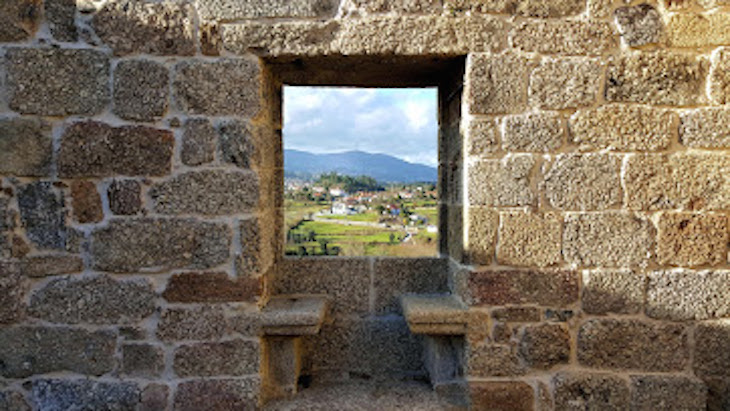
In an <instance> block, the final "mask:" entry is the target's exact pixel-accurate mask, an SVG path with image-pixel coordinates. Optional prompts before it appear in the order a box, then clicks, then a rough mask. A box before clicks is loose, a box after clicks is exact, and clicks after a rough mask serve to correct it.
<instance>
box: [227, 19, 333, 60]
mask: <svg viewBox="0 0 730 411" xmlns="http://www.w3.org/2000/svg"><path fill="white" fill-rule="evenodd" d="M341 29H342V27H341V26H340V23H339V22H336V21H328V22H320V21H313V22H309V21H306V22H305V21H291V22H276V23H270V22H255V21H252V22H246V23H243V24H223V25H221V38H222V42H223V48H224V49H225V50H227V51H229V52H233V53H235V54H238V55H246V54H248V53H250V52H252V51H255V52H256V53H257V54H264V55H274V56H276V55H292V54H296V55H307V54H316V55H324V54H330V53H332V52H334V50H335V49H336V47H335V38H336V37H337V36H339V35H340V34H339V32H340V30H341Z"/></svg>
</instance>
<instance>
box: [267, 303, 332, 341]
mask: <svg viewBox="0 0 730 411" xmlns="http://www.w3.org/2000/svg"><path fill="white" fill-rule="evenodd" d="M326 314H327V296H324V295H281V296H276V297H273V298H271V300H269V303H268V304H267V305H266V307H264V309H263V311H262V326H263V331H264V334H265V335H297V336H298V335H314V334H317V333H319V330H320V328H321V327H322V323H323V322H324V319H325V316H326Z"/></svg>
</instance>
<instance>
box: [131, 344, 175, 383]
mask: <svg viewBox="0 0 730 411" xmlns="http://www.w3.org/2000/svg"><path fill="white" fill-rule="evenodd" d="M121 350H122V361H121V373H122V374H123V375H126V376H130V377H141V378H148V379H153V378H160V377H161V376H162V373H163V372H164V371H165V358H164V356H165V352H164V351H163V350H162V348H161V347H159V346H156V345H152V344H139V343H135V344H123V345H122V347H121Z"/></svg>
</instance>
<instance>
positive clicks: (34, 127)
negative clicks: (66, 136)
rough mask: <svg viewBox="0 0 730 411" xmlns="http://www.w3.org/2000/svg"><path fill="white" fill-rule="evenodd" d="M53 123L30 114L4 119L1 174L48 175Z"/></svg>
mask: <svg viewBox="0 0 730 411" xmlns="http://www.w3.org/2000/svg"><path fill="white" fill-rule="evenodd" d="M52 146H53V143H52V141H51V126H50V124H48V123H46V122H45V121H42V120H38V119H26V118H6V119H0V174H5V175H14V176H19V177H44V176H48V175H49V174H50V172H51V155H52V150H53V147H52Z"/></svg>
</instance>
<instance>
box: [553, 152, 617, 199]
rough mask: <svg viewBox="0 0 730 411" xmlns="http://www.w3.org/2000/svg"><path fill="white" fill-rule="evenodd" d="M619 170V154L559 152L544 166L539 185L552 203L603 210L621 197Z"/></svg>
mask: <svg viewBox="0 0 730 411" xmlns="http://www.w3.org/2000/svg"><path fill="white" fill-rule="evenodd" d="M620 174H621V157H619V156H617V155H613V154H597V153H596V154H560V155H558V156H557V157H556V158H555V160H554V161H553V163H552V164H551V165H550V167H549V168H546V171H545V173H544V175H545V177H544V181H543V183H542V185H541V187H542V188H543V189H544V190H545V196H546V197H547V199H548V201H550V204H551V205H552V206H553V207H556V208H559V209H563V210H585V211H593V210H605V209H608V208H613V207H615V206H617V205H620V204H621V202H622V200H623V190H622V189H621V176H620ZM588 181H590V184H586V182H588Z"/></svg>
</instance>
